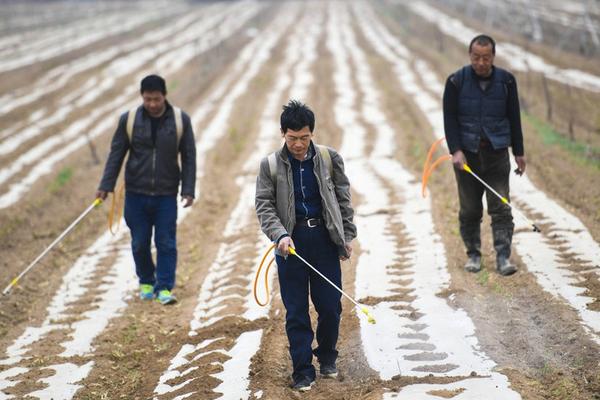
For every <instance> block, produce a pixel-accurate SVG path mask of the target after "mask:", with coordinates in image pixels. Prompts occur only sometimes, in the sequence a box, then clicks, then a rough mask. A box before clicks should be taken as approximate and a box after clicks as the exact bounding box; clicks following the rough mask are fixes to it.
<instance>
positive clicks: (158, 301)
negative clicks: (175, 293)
mask: <svg viewBox="0 0 600 400" xmlns="http://www.w3.org/2000/svg"><path fill="white" fill-rule="evenodd" d="M156 302H157V303H160V304H162V305H163V306H168V305H169V304H175V303H177V299H175V298H172V299H169V300H159V299H156Z"/></svg>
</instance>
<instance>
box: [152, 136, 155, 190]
mask: <svg viewBox="0 0 600 400" xmlns="http://www.w3.org/2000/svg"><path fill="white" fill-rule="evenodd" d="M155 178H156V145H154V148H153V149H152V191H153V192H154V188H155Z"/></svg>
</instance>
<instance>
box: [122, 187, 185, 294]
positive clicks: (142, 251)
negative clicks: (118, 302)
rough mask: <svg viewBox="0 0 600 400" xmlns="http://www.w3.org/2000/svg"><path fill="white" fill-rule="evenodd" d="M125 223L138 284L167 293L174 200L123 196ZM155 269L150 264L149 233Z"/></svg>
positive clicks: (173, 261)
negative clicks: (154, 253) (129, 236)
mask: <svg viewBox="0 0 600 400" xmlns="http://www.w3.org/2000/svg"><path fill="white" fill-rule="evenodd" d="M125 221H126V222H127V226H128V227H129V229H130V230H131V250H132V252H133V259H134V261H135V272H136V274H137V276H138V278H139V282H140V284H148V285H153V286H154V291H155V292H158V291H160V290H163V289H167V290H171V289H173V286H174V285H175V268H176V265H177V239H176V233H177V196H148V195H144V194H139V193H132V192H127V193H126V195H125ZM153 230H154V244H155V246H156V267H155V266H154V261H153V260H152V248H151V240H152V231H153Z"/></svg>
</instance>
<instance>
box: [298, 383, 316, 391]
mask: <svg viewBox="0 0 600 400" xmlns="http://www.w3.org/2000/svg"><path fill="white" fill-rule="evenodd" d="M314 384H315V382H311V383H310V385H308V386H302V387H301V388H298V389H296V390H297V391H299V392H308V391H309V390H310V389H311V388H312V386H313V385H314Z"/></svg>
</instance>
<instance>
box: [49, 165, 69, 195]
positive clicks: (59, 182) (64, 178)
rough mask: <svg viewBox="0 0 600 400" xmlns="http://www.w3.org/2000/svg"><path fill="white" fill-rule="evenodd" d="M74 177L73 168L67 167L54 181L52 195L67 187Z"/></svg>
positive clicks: (51, 188) (51, 187)
mask: <svg viewBox="0 0 600 400" xmlns="http://www.w3.org/2000/svg"><path fill="white" fill-rule="evenodd" d="M72 177H73V168H71V167H65V168H63V169H61V170H60V172H59V173H58V175H57V176H56V178H54V181H53V182H52V184H51V185H50V193H56V192H58V191H59V190H60V189H61V188H62V187H63V186H65V185H66V184H67V183H68V182H69V181H70V180H71V178H72Z"/></svg>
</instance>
